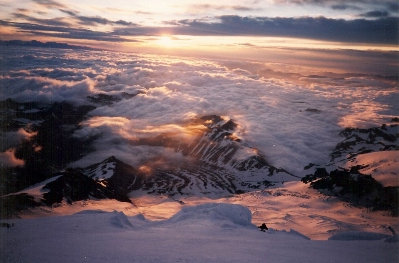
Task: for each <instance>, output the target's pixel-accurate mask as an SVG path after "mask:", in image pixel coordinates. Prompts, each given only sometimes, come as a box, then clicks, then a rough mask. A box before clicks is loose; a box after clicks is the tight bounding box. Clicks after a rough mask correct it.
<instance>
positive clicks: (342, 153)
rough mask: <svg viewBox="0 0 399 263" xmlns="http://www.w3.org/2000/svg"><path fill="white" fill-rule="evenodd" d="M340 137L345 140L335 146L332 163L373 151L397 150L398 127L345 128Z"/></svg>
mask: <svg viewBox="0 0 399 263" xmlns="http://www.w3.org/2000/svg"><path fill="white" fill-rule="evenodd" d="M340 135H341V136H342V137H344V138H345V139H344V140H342V141H341V142H340V143H338V144H337V145H336V147H335V149H334V151H333V152H332V154H331V160H332V161H338V160H339V159H342V158H344V157H345V158H346V159H351V158H353V157H355V156H356V155H359V154H363V153H369V152H375V151H389V150H399V144H398V143H397V142H398V138H399V126H398V125H396V124H391V125H385V124H384V125H382V126H381V127H374V128H369V129H357V128H346V129H345V130H343V131H342V132H340Z"/></svg>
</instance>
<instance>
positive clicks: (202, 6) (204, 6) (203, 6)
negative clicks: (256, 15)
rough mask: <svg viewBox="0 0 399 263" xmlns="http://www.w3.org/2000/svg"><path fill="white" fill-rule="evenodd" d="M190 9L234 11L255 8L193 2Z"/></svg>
mask: <svg viewBox="0 0 399 263" xmlns="http://www.w3.org/2000/svg"><path fill="white" fill-rule="evenodd" d="M190 9H193V10H201V11H206V10H234V11H253V10H255V8H251V7H248V6H241V5H213V4H212V5H211V4H195V5H191V6H190Z"/></svg>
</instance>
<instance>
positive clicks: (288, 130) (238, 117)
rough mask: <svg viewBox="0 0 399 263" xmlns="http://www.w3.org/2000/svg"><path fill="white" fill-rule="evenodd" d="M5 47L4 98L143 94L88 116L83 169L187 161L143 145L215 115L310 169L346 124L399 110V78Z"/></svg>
mask: <svg viewBox="0 0 399 263" xmlns="http://www.w3.org/2000/svg"><path fill="white" fill-rule="evenodd" d="M0 53H1V58H0V59H1V65H2V66H1V67H0V71H1V76H0V97H1V98H3V99H6V98H12V99H14V100H17V101H21V102H27V101H37V102H43V103H52V102H59V101H68V102H71V103H73V104H75V105H82V104H90V103H92V102H90V101H89V100H88V99H87V96H93V95H95V94H100V93H105V94H108V95H115V96H119V95H120V94H122V92H126V93H128V94H132V95H133V94H137V95H136V96H133V97H130V98H124V99H122V100H120V101H117V102H115V103H113V104H111V105H99V104H98V105H96V107H97V108H96V109H95V110H93V111H91V112H89V116H88V118H87V119H86V120H85V121H83V122H82V123H81V125H82V128H81V129H80V130H78V131H77V132H75V134H74V136H76V137H80V138H85V137H90V136H92V135H97V136H98V137H97V139H96V141H95V142H94V147H95V151H94V152H92V153H90V154H88V155H87V156H83V158H82V159H81V160H79V161H77V162H76V163H74V164H71V165H74V166H84V165H88V164H92V163H95V162H99V161H101V160H102V159H104V158H107V157H109V156H111V155H115V156H116V157H118V158H120V159H122V160H123V161H125V162H127V163H130V164H132V165H139V164H140V163H142V162H144V161H146V160H148V159H151V158H155V157H156V156H158V155H164V156H167V157H168V158H169V159H170V161H175V162H178V161H179V160H180V158H181V156H180V154H178V153H175V152H174V151H173V150H172V149H170V148H165V147H162V146H159V145H157V146H155V145H142V144H138V143H137V141H138V140H140V139H142V138H152V137H155V136H157V135H162V134H166V133H167V134H174V136H176V138H178V139H180V140H185V141H186V140H188V141H189V140H190V138H191V137H193V136H194V135H193V133H192V131H191V130H188V129H187V128H186V127H187V123H188V122H190V121H192V120H195V119H196V118H198V117H201V116H204V115H211V114H216V115H220V116H225V118H231V119H233V120H234V121H235V122H236V123H238V125H239V126H238V128H237V131H236V136H238V137H239V138H241V139H242V140H243V143H245V144H246V145H248V146H250V147H255V148H257V149H259V150H260V151H261V152H262V153H263V154H264V155H265V157H266V159H267V160H268V161H269V162H270V163H271V164H272V165H274V166H277V167H282V168H284V169H286V170H288V171H289V172H291V173H294V174H298V175H302V174H303V173H304V172H303V167H304V166H305V165H307V164H308V163H310V162H312V163H320V164H322V163H325V162H328V160H329V153H330V152H331V150H332V149H333V148H334V146H335V145H336V143H338V142H339V141H340V138H339V136H338V133H339V131H340V130H342V129H343V128H344V127H371V126H379V125H381V124H383V123H387V122H389V121H390V120H391V119H392V118H393V117H396V116H397V115H395V114H397V113H398V112H399V108H398V107H399V106H398V105H397V103H395V101H396V102H397V101H399V91H398V89H397V81H396V80H393V79H391V78H388V77H384V76H379V75H374V74H372V73H370V74H351V73H350V72H345V73H331V72H320V71H315V72H317V74H313V72H312V71H311V70H309V73H306V71H305V72H304V71H303V70H300V71H298V70H297V68H298V67H297V66H295V67H294V66H290V65H283V64H272V63H263V62H262V63H259V62H243V61H241V62H240V63H239V64H234V63H231V62H226V60H223V61H222V60H204V59H197V58H187V57H186V58H178V57H170V56H155V55H154V56H153V55H141V54H133V53H118V52H110V51H93V50H66V49H42V48H23V49H22V48H17V47H14V48H13V47H10V48H7V49H6V50H2V51H0ZM276 72H278V74H277V73H276ZM20 133H21V132H20ZM2 136H3V137H6V136H7V134H6V135H5V134H2ZM2 150H3V151H4V152H3V153H2V154H3V155H4V154H7V156H8V155H9V154H10V150H9V149H2ZM7 151H8V152H7ZM0 157H1V156H0ZM0 159H1V158H0Z"/></svg>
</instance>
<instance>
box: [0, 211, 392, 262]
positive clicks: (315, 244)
mask: <svg viewBox="0 0 399 263" xmlns="http://www.w3.org/2000/svg"><path fill="white" fill-rule="evenodd" d="M250 219H251V214H250V212H249V210H248V209H247V208H245V207H243V206H240V205H233V204H225V203H220V204H215V203H211V204H205V205H199V206H192V207H187V208H185V209H183V210H182V211H180V212H178V213H177V214H176V215H174V216H172V217H171V218H170V219H166V220H162V221H151V220H148V219H146V218H144V217H143V216H142V215H136V216H132V217H128V216H126V215H125V214H124V213H122V212H116V211H114V212H104V211H101V210H89V211H82V212H80V213H76V214H74V215H70V216H58V217H46V218H37V219H19V220H12V221H7V223H9V224H10V225H11V224H12V223H13V227H11V228H10V229H7V228H0V234H1V236H2V237H3V238H2V239H1V241H0V242H5V243H0V244H1V245H2V252H3V254H2V259H3V260H5V261H6V262H16V261H23V262H25V261H29V262H43V263H46V262H54V261H57V262H68V263H69V262H86V261H87V262H91V261H93V262H100V263H101V262H116V261H121V262H144V263H145V262H229V263H230V262H263V261H264V260H265V259H267V260H268V261H272V262H298V261H300V262H324V261H325V260H326V258H331V256H332V255H334V258H333V259H334V261H339V262H356V261H361V262H366V263H367V262H380V261H381V262H395V260H396V259H397V253H396V252H397V248H398V246H397V243H387V242H384V241H385V240H388V239H389V238H390V237H389V236H386V235H379V234H376V233H359V232H358V233H353V232H349V233H347V234H345V233H343V234H340V235H339V236H338V235H336V236H335V238H333V239H335V240H329V241H309V240H307V238H306V236H303V235H301V234H300V233H298V232H297V231H293V230H291V231H277V230H274V229H271V228H269V230H267V231H266V232H261V231H259V230H258V229H257V228H256V226H254V225H252V224H251V223H250ZM342 240H345V241H342ZM358 240H362V242H359V241H358ZM11 242H12V246H11V245H7V246H4V245H5V244H11ZM3 248H4V249H3ZM337 251H339V253H337ZM60 255H63V256H62V257H60Z"/></svg>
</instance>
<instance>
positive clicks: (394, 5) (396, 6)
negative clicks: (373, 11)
mask: <svg viewBox="0 0 399 263" xmlns="http://www.w3.org/2000/svg"><path fill="white" fill-rule="evenodd" d="M386 7H387V8H388V10H390V11H399V3H398V2H388V3H386Z"/></svg>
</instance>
